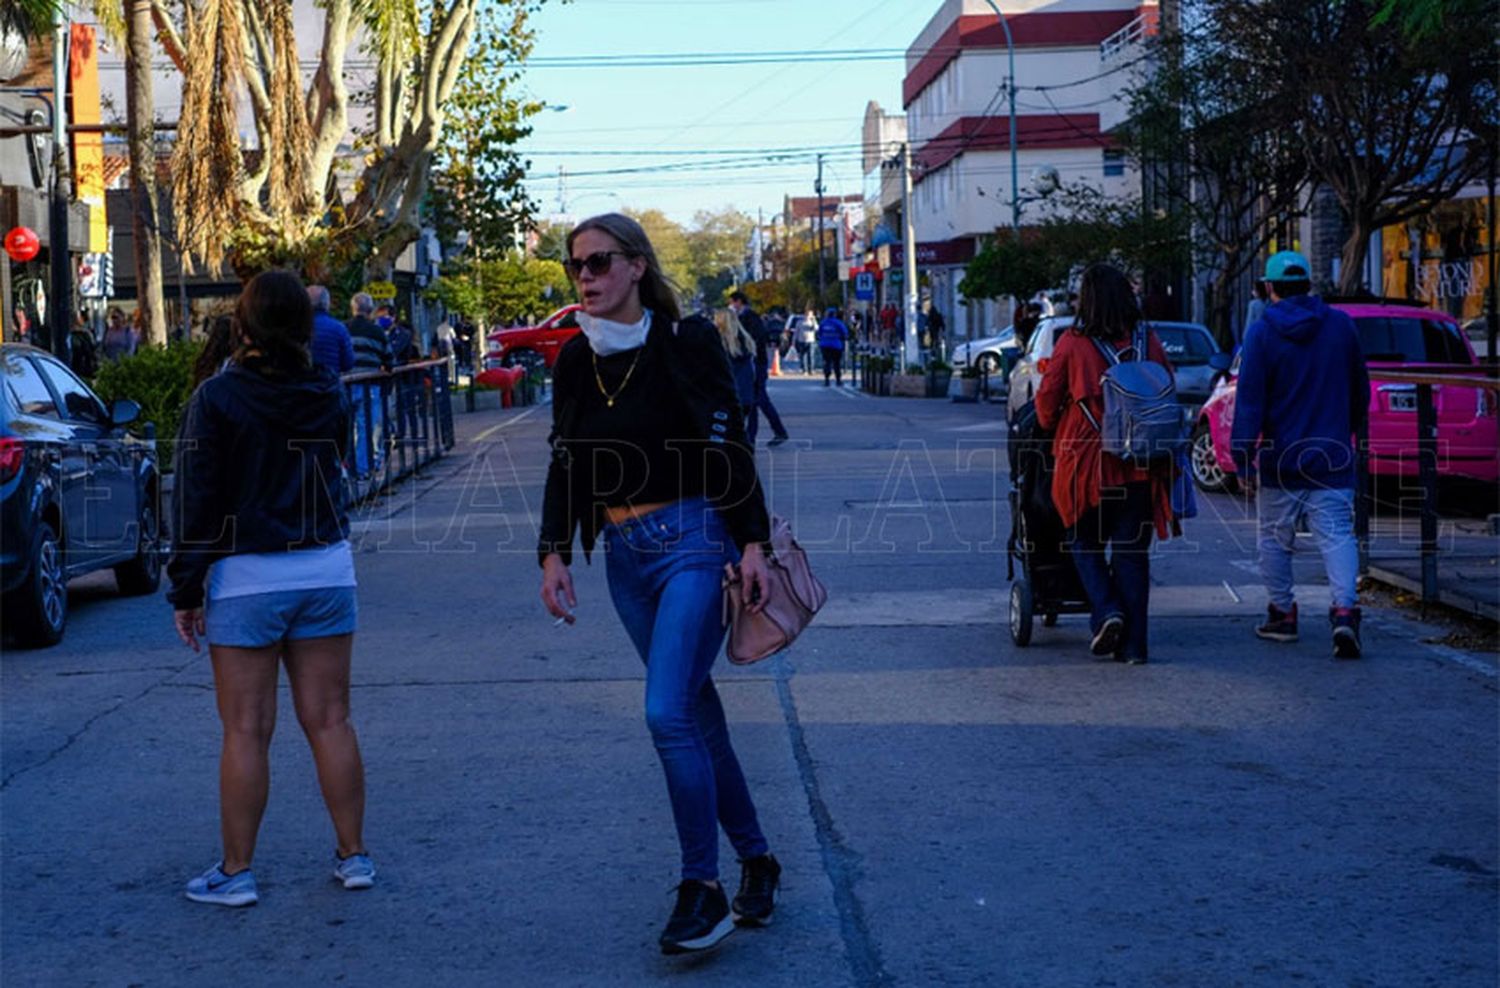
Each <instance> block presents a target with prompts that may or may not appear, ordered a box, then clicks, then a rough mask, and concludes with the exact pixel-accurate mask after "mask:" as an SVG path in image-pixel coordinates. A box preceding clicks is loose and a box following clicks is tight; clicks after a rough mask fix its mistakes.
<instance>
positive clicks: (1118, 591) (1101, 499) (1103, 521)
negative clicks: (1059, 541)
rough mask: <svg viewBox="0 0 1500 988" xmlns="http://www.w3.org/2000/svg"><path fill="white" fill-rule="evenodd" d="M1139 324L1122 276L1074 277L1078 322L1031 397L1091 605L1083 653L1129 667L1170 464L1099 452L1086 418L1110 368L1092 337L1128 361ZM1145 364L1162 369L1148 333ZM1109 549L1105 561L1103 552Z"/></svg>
mask: <svg viewBox="0 0 1500 988" xmlns="http://www.w3.org/2000/svg"><path fill="white" fill-rule="evenodd" d="M1140 320H1141V312H1140V308H1139V307H1138V306H1137V305H1136V301H1135V294H1134V292H1133V291H1132V290H1131V286H1130V280H1129V279H1128V278H1126V277H1125V275H1124V274H1123V273H1122V272H1121V271H1120V270H1119V269H1118V268H1115V267H1112V266H1110V265H1108V264H1095V265H1092V266H1091V267H1089V268H1088V269H1087V270H1086V271H1084V273H1083V283H1082V285H1081V286H1080V288H1079V291H1078V321H1077V323H1076V324H1075V325H1074V327H1073V329H1072V330H1070V331H1068V332H1066V333H1064V334H1063V335H1062V337H1061V338H1060V339H1059V340H1058V341H1057V345H1056V347H1055V348H1054V349H1053V351H1052V359H1051V361H1050V362H1049V364H1048V366H1047V369H1046V372H1045V373H1044V374H1043V375H1042V386H1041V388H1040V389H1039V390H1038V391H1037V396H1036V417H1037V422H1038V423H1039V424H1040V425H1041V427H1042V428H1043V429H1046V430H1048V431H1054V430H1055V436H1054V439H1053V452H1054V454H1055V455H1056V458H1057V470H1056V472H1055V473H1054V474H1053V477H1052V499H1053V501H1054V503H1055V504H1056V505H1057V511H1058V514H1060V515H1061V516H1062V520H1063V524H1064V525H1067V526H1068V534H1069V539H1070V545H1069V547H1070V549H1071V550H1072V553H1073V563H1074V565H1075V566H1076V568H1077V570H1078V577H1079V580H1080V582H1082V583H1083V588H1084V590H1085V591H1086V592H1087V593H1088V597H1089V603H1090V604H1092V605H1093V614H1092V616H1091V619H1090V622H1089V623H1090V630H1091V631H1092V632H1093V636H1094V637H1093V641H1092V642H1091V644H1090V646H1089V651H1091V652H1092V653H1093V654H1094V655H1097V656H1101V657H1113V658H1115V659H1117V660H1120V661H1123V662H1129V663H1131V664H1134V665H1139V664H1142V663H1144V662H1145V661H1146V657H1147V647H1146V645H1147V635H1146V630H1147V628H1146V610H1147V605H1148V603H1149V594H1150V585H1151V556H1150V553H1151V534H1152V529H1153V528H1154V529H1155V531H1156V534H1157V535H1158V536H1159V537H1161V538H1166V537H1167V530H1168V525H1169V524H1170V522H1171V518H1172V493H1171V492H1172V465H1171V463H1170V461H1168V462H1166V463H1165V464H1164V465H1162V466H1160V467H1155V466H1153V467H1151V468H1149V469H1147V468H1143V467H1137V466H1132V465H1130V464H1127V463H1125V462H1124V461H1123V460H1121V459H1119V458H1117V457H1115V456H1112V455H1108V454H1106V453H1104V451H1103V449H1102V447H1101V445H1100V439H1099V431H1098V430H1097V429H1096V428H1094V426H1093V425H1092V424H1091V423H1090V422H1089V419H1088V416H1086V415H1084V413H1083V406H1085V405H1086V406H1087V407H1088V409H1089V411H1090V413H1091V414H1092V415H1093V417H1094V421H1096V422H1097V421H1101V420H1102V419H1103V417H1104V390H1103V388H1102V386H1101V385H1100V380H1101V378H1102V377H1103V376H1104V372H1105V371H1107V370H1108V369H1109V367H1110V364H1109V361H1108V360H1107V359H1106V358H1105V356H1104V354H1102V353H1101V352H1099V348H1098V346H1097V345H1096V344H1095V342H1094V341H1095V340H1099V341H1102V342H1103V343H1104V344H1105V345H1106V346H1109V347H1111V348H1113V349H1114V350H1115V351H1116V352H1118V353H1120V354H1121V358H1122V359H1127V360H1128V359H1134V356H1135V355H1134V353H1133V352H1132V351H1131V338H1132V336H1133V334H1134V333H1135V328H1136V324H1137V323H1139V322H1140ZM1146 349H1147V354H1146V356H1147V358H1148V359H1150V360H1154V361H1156V362H1157V363H1159V364H1161V365H1162V366H1164V367H1166V368H1167V369H1168V370H1171V366H1172V365H1171V364H1170V363H1168V361H1167V354H1166V351H1165V350H1164V349H1162V345H1161V340H1159V339H1157V337H1156V334H1155V333H1150V334H1148V343H1147V348H1146ZM1106 546H1109V547H1111V548H1112V552H1111V554H1110V557H1109V559H1108V561H1106V559H1105V548H1106Z"/></svg>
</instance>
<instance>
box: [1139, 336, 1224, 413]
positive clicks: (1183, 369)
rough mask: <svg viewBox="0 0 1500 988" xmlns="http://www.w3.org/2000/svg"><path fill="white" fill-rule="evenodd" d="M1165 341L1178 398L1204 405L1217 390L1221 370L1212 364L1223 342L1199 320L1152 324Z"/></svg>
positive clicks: (1183, 401) (1164, 345) (1191, 403)
mask: <svg viewBox="0 0 1500 988" xmlns="http://www.w3.org/2000/svg"><path fill="white" fill-rule="evenodd" d="M1148 325H1150V327H1151V329H1152V331H1153V332H1155V333H1156V336H1157V338H1158V339H1160V340H1161V345H1162V349H1164V350H1166V351H1167V359H1168V360H1170V361H1171V362H1172V376H1173V378H1174V379H1175V380H1176V382H1177V400H1178V401H1180V402H1182V403H1183V404H1188V405H1201V404H1202V403H1203V402H1205V401H1207V400H1208V396H1209V395H1210V394H1212V393H1213V390H1214V382H1215V381H1216V380H1217V379H1218V377H1219V374H1220V372H1219V371H1217V370H1215V369H1214V368H1213V367H1212V366H1210V361H1211V360H1212V358H1213V355H1214V354H1216V353H1218V352H1220V351H1219V344H1218V342H1217V341H1215V340H1214V334H1213V333H1210V332H1209V331H1208V327H1207V326H1204V325H1202V324H1201V323H1196V322H1153V323H1149V324H1148Z"/></svg>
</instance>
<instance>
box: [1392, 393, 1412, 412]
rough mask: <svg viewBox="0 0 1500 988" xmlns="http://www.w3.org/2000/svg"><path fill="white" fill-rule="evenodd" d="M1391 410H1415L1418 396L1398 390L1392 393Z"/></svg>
mask: <svg viewBox="0 0 1500 988" xmlns="http://www.w3.org/2000/svg"><path fill="white" fill-rule="evenodd" d="M1389 397H1390V400H1391V411H1393V412H1415V411H1416V410H1417V396H1416V395H1415V394H1411V393H1409V392H1408V393H1402V392H1397V393H1396V394H1393V395H1390V396H1389Z"/></svg>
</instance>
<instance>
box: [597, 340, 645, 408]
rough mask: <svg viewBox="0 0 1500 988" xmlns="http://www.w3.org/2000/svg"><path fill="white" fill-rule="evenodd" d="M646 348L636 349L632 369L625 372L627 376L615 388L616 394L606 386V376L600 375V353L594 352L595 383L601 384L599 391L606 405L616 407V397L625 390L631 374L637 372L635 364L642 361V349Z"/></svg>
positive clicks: (631, 363) (631, 364)
mask: <svg viewBox="0 0 1500 988" xmlns="http://www.w3.org/2000/svg"><path fill="white" fill-rule="evenodd" d="M644 349H646V348H645V347H641V348H640V349H638V350H636V351H635V358H634V359H632V360H631V361H630V369H629V370H627V371H626V372H625V378H624V380H622V381H621V382H620V386H619V387H618V388H615V393H614V394H610V393H609V391H608V389H606V388H605V387H604V378H602V377H600V376H599V355H598V354H597V353H596V354H594V383H595V384H597V385H599V393H600V394H602V395H603V396H604V404H605V407H607V408H614V407H615V399H616V398H618V397H620V393H621V392H622V391H624V390H625V386H626V385H627V384H629V383H630V375H632V374H634V373H635V365H636V364H638V363H640V362H641V350H644Z"/></svg>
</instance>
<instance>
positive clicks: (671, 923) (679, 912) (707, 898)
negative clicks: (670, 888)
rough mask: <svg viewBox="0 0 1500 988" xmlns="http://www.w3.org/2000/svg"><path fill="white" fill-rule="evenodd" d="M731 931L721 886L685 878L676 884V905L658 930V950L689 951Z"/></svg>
mask: <svg viewBox="0 0 1500 988" xmlns="http://www.w3.org/2000/svg"><path fill="white" fill-rule="evenodd" d="M733 932H734V917H733V916H732V915H730V912H729V901H728V900H727V899H726V898H725V896H724V889H723V887H722V886H717V887H716V886H713V885H709V884H708V883H707V882H700V881H696V880H694V879H685V880H684V881H683V883H682V884H681V885H679V886H677V907H676V908H675V909H673V910H672V918H671V919H669V920H667V928H666V929H664V930H662V931H661V940H660V943H661V952H662V953H664V954H689V953H692V952H694V951H698V950H707V949H708V948H710V947H712V946H714V945H715V944H717V943H718V942H719V941H720V940H723V939H724V938H725V937H727V936H729V934H731V933H733Z"/></svg>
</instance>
